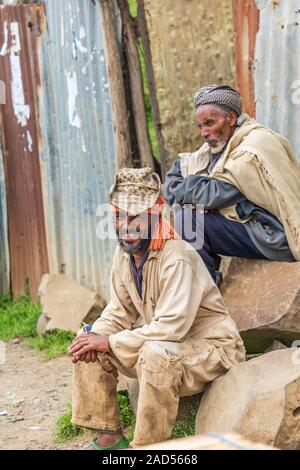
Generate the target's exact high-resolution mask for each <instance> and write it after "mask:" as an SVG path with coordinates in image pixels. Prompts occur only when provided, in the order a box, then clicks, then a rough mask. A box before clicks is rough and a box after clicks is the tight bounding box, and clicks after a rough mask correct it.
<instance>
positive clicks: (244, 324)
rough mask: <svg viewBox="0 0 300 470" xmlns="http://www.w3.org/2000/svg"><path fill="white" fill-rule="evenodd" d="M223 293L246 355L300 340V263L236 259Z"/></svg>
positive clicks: (229, 271) (230, 266)
mask: <svg viewBox="0 0 300 470" xmlns="http://www.w3.org/2000/svg"><path fill="white" fill-rule="evenodd" d="M221 292H222V294H223V296H224V299H225V303H226V306H227V308H228V310H229V312H230V315H231V316H232V318H233V319H234V320H235V322H236V324H237V326H238V328H239V331H240V332H241V335H242V337H243V339H244V341H245V345H246V349H247V352H250V353H255V352H263V351H265V350H266V348H268V347H269V346H270V345H271V343H272V342H273V341H274V340H278V341H281V342H283V343H284V344H287V345H288V346H290V345H291V344H292V342H293V341H294V340H296V339H298V338H300V262H298V263H296V262H295V263H279V262H274V261H261V260H246V259H240V258H234V259H232V260H231V263H230V265H229V268H228V272H227V275H226V277H225V279H224V282H223V284H222V287H221Z"/></svg>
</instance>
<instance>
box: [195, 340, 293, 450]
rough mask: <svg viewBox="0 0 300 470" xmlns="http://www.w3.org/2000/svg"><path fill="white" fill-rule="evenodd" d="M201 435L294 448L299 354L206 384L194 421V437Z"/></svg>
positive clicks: (265, 359)
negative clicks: (234, 435)
mask: <svg viewBox="0 0 300 470" xmlns="http://www.w3.org/2000/svg"><path fill="white" fill-rule="evenodd" d="M207 432H215V433H231V432H234V433H238V434H241V435H242V436H243V437H244V438H246V439H250V440H252V441H255V442H262V443H263V444H268V445H273V446H275V447H279V448H281V449H300V350H299V349H297V348H291V349H282V350H279V351H273V352H270V353H268V354H264V355H262V356H260V357H258V358H256V359H252V360H251V361H248V362H243V363H239V364H237V365H235V366H234V367H233V368H232V369H230V370H229V372H227V373H226V374H225V375H223V376H221V377H219V378H218V379H216V380H215V381H214V382H213V383H212V384H211V385H209V387H208V388H207V390H206V392H205V393H204V396H203V398H202V400H201V403H200V407H199V410H198V414H197V417H196V433H197V434H203V433H207Z"/></svg>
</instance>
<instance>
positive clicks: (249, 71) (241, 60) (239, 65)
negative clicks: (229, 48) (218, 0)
mask: <svg viewBox="0 0 300 470" xmlns="http://www.w3.org/2000/svg"><path fill="white" fill-rule="evenodd" d="M232 8H233V25H234V36H235V55H236V73H237V88H238V90H239V92H240V93H241V95H242V98H243V109H244V112H246V113H248V114H249V115H250V116H255V101H254V82H253V69H254V67H255V62H254V52H255V43H256V34H257V31H258V27H259V10H258V9H257V7H256V3H255V0H232Z"/></svg>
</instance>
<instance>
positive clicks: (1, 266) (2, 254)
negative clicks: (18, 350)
mask: <svg viewBox="0 0 300 470" xmlns="http://www.w3.org/2000/svg"><path fill="white" fill-rule="evenodd" d="M8 289H9V252H8V239H7V207H6V189H5V177H4V168H3V155H2V148H1V145H0V292H6V291H7V290H8Z"/></svg>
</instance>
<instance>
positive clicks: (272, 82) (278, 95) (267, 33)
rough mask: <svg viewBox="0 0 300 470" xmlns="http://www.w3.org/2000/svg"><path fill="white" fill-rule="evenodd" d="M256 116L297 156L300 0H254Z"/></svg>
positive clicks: (299, 137) (299, 141)
mask: <svg viewBox="0 0 300 470" xmlns="http://www.w3.org/2000/svg"><path fill="white" fill-rule="evenodd" d="M256 3H257V7H258V8H259V10H260V24H259V32H258V34H257V37H256V53H255V69H254V83H255V99H256V117H257V120H258V121H259V122H262V123H263V124H265V125H267V126H269V127H271V128H272V129H274V130H275V131H277V132H279V133H280V134H282V135H284V136H285V137H287V138H288V139H289V140H290V142H291V144H292V146H293V148H294V150H295V152H296V154H297V156H298V158H299V159H300V132H299V122H300V55H299V44H300V1H299V0H280V1H276V2H274V1H272V0H257V2H256Z"/></svg>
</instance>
